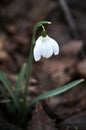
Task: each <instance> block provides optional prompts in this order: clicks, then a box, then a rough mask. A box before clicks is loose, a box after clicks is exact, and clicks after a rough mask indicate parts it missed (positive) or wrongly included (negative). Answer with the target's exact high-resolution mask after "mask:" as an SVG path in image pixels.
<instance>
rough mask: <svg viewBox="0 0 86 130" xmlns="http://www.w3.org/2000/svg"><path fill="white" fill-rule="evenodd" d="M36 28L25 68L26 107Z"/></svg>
mask: <svg viewBox="0 0 86 130" xmlns="http://www.w3.org/2000/svg"><path fill="white" fill-rule="evenodd" d="M36 30H37V29H36V27H35V28H34V32H33V36H32V44H31V49H30V55H29V60H28V63H27V68H26V84H25V90H24V106H25V105H26V98H27V94H28V88H29V85H30V84H29V83H30V76H31V70H32V61H33V48H34V44H35V37H36Z"/></svg>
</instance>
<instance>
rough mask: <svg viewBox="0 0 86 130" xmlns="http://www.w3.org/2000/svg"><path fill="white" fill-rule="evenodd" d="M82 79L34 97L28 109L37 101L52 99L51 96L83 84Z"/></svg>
mask: <svg viewBox="0 0 86 130" xmlns="http://www.w3.org/2000/svg"><path fill="white" fill-rule="evenodd" d="M83 81H84V79H80V80H76V81H73V82H71V83H68V84H66V85H64V86H62V87H59V88H57V89H54V90H51V91H48V92H45V93H44V94H42V95H40V96H38V97H36V98H35V99H33V100H32V101H31V103H30V105H29V106H30V107H31V106H32V105H34V104H35V103H36V102H37V101H40V100H43V99H46V98H49V97H52V96H56V95H59V94H61V93H63V92H65V91H67V90H69V89H70V88H73V87H74V86H76V85H78V84H80V83H81V82H83Z"/></svg>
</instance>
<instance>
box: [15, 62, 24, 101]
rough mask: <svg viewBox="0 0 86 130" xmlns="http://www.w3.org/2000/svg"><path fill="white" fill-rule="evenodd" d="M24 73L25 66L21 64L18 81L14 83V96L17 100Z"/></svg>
mask: <svg viewBox="0 0 86 130" xmlns="http://www.w3.org/2000/svg"><path fill="white" fill-rule="evenodd" d="M25 71H26V64H23V65H22V68H21V70H20V73H19V76H18V80H17V82H16V92H15V95H16V98H17V99H18V97H19V94H20V87H21V84H22V81H23V79H24V76H25Z"/></svg>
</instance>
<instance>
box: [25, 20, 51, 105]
mask: <svg viewBox="0 0 86 130" xmlns="http://www.w3.org/2000/svg"><path fill="white" fill-rule="evenodd" d="M45 24H51V22H48V21H41V22H38V23H37V24H36V25H35V27H34V30H33V36H32V43H31V49H30V55H29V59H28V62H27V67H26V83H25V90H24V96H23V102H24V107H25V106H26V98H27V94H28V89H29V86H30V84H29V83H30V77H31V70H32V61H33V49H34V45H35V39H36V32H37V30H38V28H39V27H42V28H43V29H44V27H43V25H45Z"/></svg>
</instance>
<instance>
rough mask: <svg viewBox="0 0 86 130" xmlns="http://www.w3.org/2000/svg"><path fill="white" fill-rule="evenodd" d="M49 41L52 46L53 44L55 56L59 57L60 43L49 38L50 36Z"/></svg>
mask: <svg viewBox="0 0 86 130" xmlns="http://www.w3.org/2000/svg"><path fill="white" fill-rule="evenodd" d="M48 39H49V42H50V44H51V46H52V48H53V53H54V54H55V55H58V54H59V45H58V43H57V42H56V41H55V40H54V39H52V38H51V37H49V36H48Z"/></svg>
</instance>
